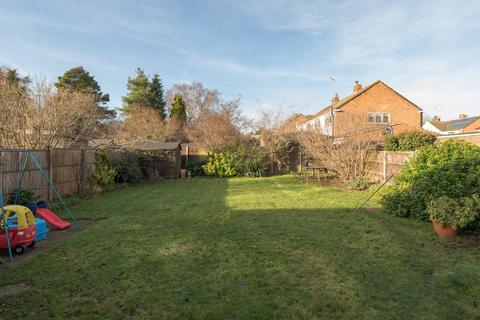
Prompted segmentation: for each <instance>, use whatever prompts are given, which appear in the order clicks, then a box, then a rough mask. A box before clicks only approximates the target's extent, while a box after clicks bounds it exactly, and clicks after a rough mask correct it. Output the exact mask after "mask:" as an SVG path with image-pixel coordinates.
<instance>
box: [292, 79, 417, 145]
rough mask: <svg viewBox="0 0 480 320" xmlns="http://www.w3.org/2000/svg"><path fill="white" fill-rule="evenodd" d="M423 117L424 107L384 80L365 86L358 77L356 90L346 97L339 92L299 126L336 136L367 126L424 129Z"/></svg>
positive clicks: (386, 129)
mask: <svg viewBox="0 0 480 320" xmlns="http://www.w3.org/2000/svg"><path fill="white" fill-rule="evenodd" d="M422 121H423V111H422V109H421V108H420V107H419V106H417V105H416V104H414V103H413V102H411V101H410V100H408V99H407V98H405V97H404V96H402V95H401V94H400V93H398V92H397V91H395V90H393V89H392V88H390V87H389V86H388V85H386V84H385V83H384V82H382V81H380V80H378V81H375V82H374V83H372V84H370V85H368V86H366V87H364V88H363V87H362V85H361V84H360V83H358V81H355V84H354V87H353V93H352V94H350V95H349V96H347V97H345V98H343V99H340V97H339V96H338V94H335V96H334V97H333V99H332V102H331V104H330V105H329V106H327V107H325V108H323V109H322V110H321V111H320V112H318V113H316V114H314V115H312V116H307V119H306V120H305V121H303V122H301V123H299V124H297V125H296V128H297V130H298V131H301V130H321V131H322V132H323V133H324V134H326V135H330V136H335V137H339V136H344V135H347V134H349V133H352V132H358V131H365V130H366V131H372V130H373V131H378V132H382V133H383V132H385V133H388V134H392V133H395V134H396V133H400V132H404V131H411V130H418V129H421V128H422ZM370 128H371V129H370Z"/></svg>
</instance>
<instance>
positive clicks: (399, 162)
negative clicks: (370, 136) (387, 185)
mask: <svg viewBox="0 0 480 320" xmlns="http://www.w3.org/2000/svg"><path fill="white" fill-rule="evenodd" d="M414 155H415V152H413V151H404V152H391V151H380V152H378V153H377V155H376V156H375V158H374V159H373V160H372V161H371V162H370V170H369V176H370V178H371V179H372V180H373V181H375V182H385V181H386V180H387V179H388V178H389V177H391V176H392V175H395V174H397V173H398V172H400V171H401V170H402V167H403V166H404V165H405V163H406V162H407V161H408V160H409V159H410V158H412V157H413V156H414Z"/></svg>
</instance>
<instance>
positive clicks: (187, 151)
mask: <svg viewBox="0 0 480 320" xmlns="http://www.w3.org/2000/svg"><path fill="white" fill-rule="evenodd" d="M185 148H186V149H187V150H185V151H186V157H185V169H187V168H188V156H189V155H190V148H189V145H188V144H187V146H186V147H185ZM180 158H181V156H180Z"/></svg>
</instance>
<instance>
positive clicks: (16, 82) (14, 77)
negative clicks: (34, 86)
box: [0, 68, 31, 89]
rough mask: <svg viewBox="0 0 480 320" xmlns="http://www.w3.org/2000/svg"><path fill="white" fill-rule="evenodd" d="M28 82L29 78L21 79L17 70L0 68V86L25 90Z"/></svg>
mask: <svg viewBox="0 0 480 320" xmlns="http://www.w3.org/2000/svg"><path fill="white" fill-rule="evenodd" d="M30 82H31V79H30V78H29V77H21V76H20V75H19V74H18V71H17V69H13V68H0V84H3V85H9V86H16V87H19V88H23V89H26V88H27V86H28V85H29V84H30Z"/></svg>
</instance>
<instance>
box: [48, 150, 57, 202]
mask: <svg viewBox="0 0 480 320" xmlns="http://www.w3.org/2000/svg"><path fill="white" fill-rule="evenodd" d="M47 161H48V179H50V182H52V184H55V183H54V182H53V156H52V149H50V147H49V148H48V149H47ZM47 197H48V200H52V199H53V195H52V188H50V186H49V187H48V195H47Z"/></svg>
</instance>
